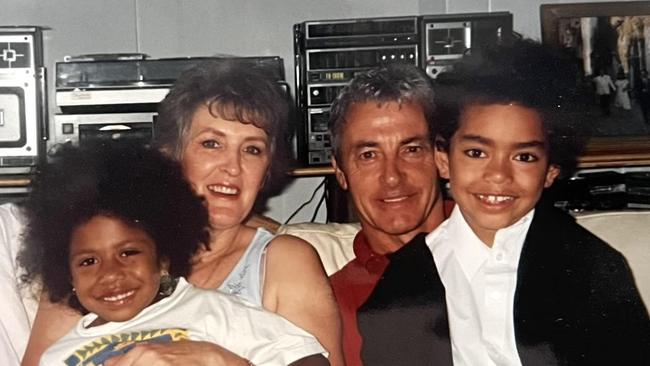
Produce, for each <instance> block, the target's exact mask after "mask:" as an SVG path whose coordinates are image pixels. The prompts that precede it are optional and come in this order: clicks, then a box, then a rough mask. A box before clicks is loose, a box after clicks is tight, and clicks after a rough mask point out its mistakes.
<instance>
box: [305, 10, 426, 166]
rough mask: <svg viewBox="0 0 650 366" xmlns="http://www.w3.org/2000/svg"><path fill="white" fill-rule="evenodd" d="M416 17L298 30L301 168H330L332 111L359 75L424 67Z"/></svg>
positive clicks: (316, 24) (319, 24)
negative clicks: (391, 66)
mask: <svg viewBox="0 0 650 366" xmlns="http://www.w3.org/2000/svg"><path fill="white" fill-rule="evenodd" d="M419 42H420V39H419V30H418V22H417V18H416V17H394V18H368V19H351V20H331V21H307V22H303V23H299V24H296V25H294V55H295V66H296V74H295V76H296V79H295V82H296V107H297V109H298V112H299V114H300V116H301V119H302V121H303V123H302V124H300V125H299V127H298V130H297V157H298V160H299V162H300V163H301V164H302V165H306V166H311V165H322V164H329V162H330V160H331V143H330V136H329V133H328V118H329V106H330V105H331V103H332V101H333V100H334V98H336V96H337V94H338V93H339V91H340V90H341V89H342V88H343V87H344V86H345V85H346V84H347V83H348V82H349V81H350V80H351V79H352V78H353V77H354V76H355V75H356V74H357V73H359V72H363V71H366V70H368V69H370V68H373V67H375V66H377V65H381V64H384V63H390V62H407V63H411V64H413V65H418V64H419V62H420V50H419V48H420V46H419Z"/></svg>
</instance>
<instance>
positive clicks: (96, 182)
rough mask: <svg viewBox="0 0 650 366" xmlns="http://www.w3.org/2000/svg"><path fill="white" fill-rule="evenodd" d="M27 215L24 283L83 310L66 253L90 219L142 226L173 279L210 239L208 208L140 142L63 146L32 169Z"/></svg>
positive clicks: (176, 170) (177, 170)
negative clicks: (38, 286)
mask: <svg viewBox="0 0 650 366" xmlns="http://www.w3.org/2000/svg"><path fill="white" fill-rule="evenodd" d="M25 214H26V216H27V220H28V224H27V228H26V230H25V233H24V234H23V235H24V247H23V250H22V251H21V253H20V256H19V261H20V264H21V265H22V267H23V268H24V269H25V273H24V275H23V276H22V279H23V281H24V282H26V283H32V282H33V281H40V282H41V284H42V288H43V290H44V291H46V293H47V295H48V296H49V299H50V301H52V302H55V303H61V302H66V301H67V303H68V305H70V306H71V307H72V308H75V309H77V310H79V311H80V312H82V313H84V312H85V309H83V307H81V304H79V302H78V300H77V299H76V297H75V296H71V294H72V284H71V274H70V268H69V264H68V257H69V248H70V239H71V235H72V232H73V231H74V229H75V228H77V227H78V226H79V225H82V224H84V223H85V222H87V221H88V220H90V219H91V218H93V217H95V216H97V215H105V216H109V217H115V218H118V219H120V220H123V221H124V222H125V223H127V224H129V225H133V226H134V227H136V228H139V229H142V230H143V231H145V232H146V233H147V234H148V235H149V236H151V238H152V239H153V241H154V242H155V244H156V252H157V255H158V259H159V260H161V259H163V258H164V259H167V260H168V261H169V273H170V275H171V276H173V277H176V276H184V275H187V274H188V273H189V270H190V267H191V263H190V260H191V257H192V255H193V254H194V253H195V252H196V250H197V249H198V248H199V246H200V245H205V246H207V245H208V243H209V230H208V229H209V221H208V220H209V219H208V213H207V209H206V207H205V206H204V204H203V202H202V200H201V199H200V198H199V197H198V196H196V195H195V194H194V192H193V190H192V187H191V186H190V184H189V183H187V182H186V181H185V178H184V176H183V172H182V169H181V167H180V166H179V164H178V163H176V162H174V161H172V160H171V159H168V158H167V157H165V156H163V155H162V154H161V153H159V152H158V151H155V150H152V149H145V148H141V147H132V146H131V147H127V146H121V145H120V146H93V147H90V148H73V147H67V148H64V149H62V150H61V151H60V153H59V154H57V156H56V157H55V158H54V159H53V161H52V162H50V163H47V164H44V165H42V166H40V167H39V169H38V170H37V173H36V176H35V179H34V182H33V185H32V190H31V193H30V196H29V198H28V200H27V202H25Z"/></svg>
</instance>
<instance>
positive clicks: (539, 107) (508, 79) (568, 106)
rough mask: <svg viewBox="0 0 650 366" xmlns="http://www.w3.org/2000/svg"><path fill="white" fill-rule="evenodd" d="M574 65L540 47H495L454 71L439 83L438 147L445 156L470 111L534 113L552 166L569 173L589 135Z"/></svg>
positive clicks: (516, 43)
mask: <svg viewBox="0 0 650 366" xmlns="http://www.w3.org/2000/svg"><path fill="white" fill-rule="evenodd" d="M578 75H579V73H578V70H577V68H576V65H575V63H572V62H570V61H569V60H568V59H565V58H564V57H562V56H561V55H560V54H559V53H556V52H555V51H554V50H552V49H550V48H549V47H547V46H544V45H541V44H539V43H538V42H535V41H532V40H526V39H517V40H514V41H513V43H512V44H509V45H492V46H488V47H485V48H483V49H481V50H480V52H476V53H474V54H473V55H470V56H467V57H466V58H465V59H464V60H462V61H461V62H459V63H457V64H456V65H454V70H453V71H450V72H446V73H442V74H440V75H439V76H438V79H437V80H436V85H435V90H436V108H437V117H438V118H437V119H438V123H439V125H438V136H439V137H441V138H442V141H439V143H437V147H438V148H439V149H444V150H447V149H448V148H449V146H448V143H449V141H450V140H451V137H452V136H453V135H454V133H455V132H456V130H457V129H458V127H459V126H458V122H459V119H460V117H461V115H462V113H463V111H464V109H465V108H467V107H468V106H471V105H476V104H478V105H487V104H509V103H514V104H518V105H521V106H524V107H528V108H532V109H535V110H536V111H537V112H538V113H539V114H540V116H541V117H542V121H543V128H544V132H545V134H546V138H547V142H548V151H549V161H550V163H551V164H553V165H557V166H558V167H560V169H561V171H562V174H568V173H570V172H571V171H572V170H573V169H574V168H575V164H576V160H577V156H578V155H579V153H580V152H581V151H582V148H583V146H584V142H585V139H586V135H587V133H586V132H587V130H586V123H585V122H586V121H587V120H588V118H589V116H588V113H589V112H588V108H587V107H586V106H587V103H588V102H587V99H586V98H587V97H588V95H587V93H585V92H584V90H582V89H581V88H580V86H579V85H580V83H578V80H577V78H578Z"/></svg>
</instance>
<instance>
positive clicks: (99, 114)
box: [49, 54, 289, 154]
mask: <svg viewBox="0 0 650 366" xmlns="http://www.w3.org/2000/svg"><path fill="white" fill-rule="evenodd" d="M65 60H66V61H64V62H59V63H57V64H56V102H57V106H58V107H59V108H60V109H61V112H62V113H60V114H57V115H56V116H54V126H53V131H54V132H53V134H52V141H51V145H50V146H49V152H50V154H53V153H55V152H56V151H57V150H58V149H59V147H60V146H61V145H62V144H72V145H84V144H90V143H93V142H98V141H99V142H110V143H128V144H131V143H133V144H140V145H147V144H149V143H150V142H151V139H152V138H153V136H154V128H155V121H156V116H157V113H156V109H157V106H158V103H159V102H160V101H161V100H162V99H163V98H164V97H165V96H166V95H167V93H168V92H169V90H170V88H171V87H172V85H173V84H174V82H175V81H176V79H177V78H178V76H179V75H180V74H181V73H182V72H184V71H186V70H188V69H190V68H192V67H195V66H196V65H198V64H199V63H202V62H206V61H215V62H220V61H223V62H226V61H229V62H231V61H234V62H237V63H243V64H245V65H247V66H250V67H251V68H259V69H261V70H263V71H264V72H265V73H268V74H269V75H271V76H272V78H273V79H275V80H277V81H278V83H279V84H280V85H281V86H282V87H283V90H286V91H287V93H289V91H288V86H287V84H286V82H285V76H284V62H283V60H282V58H280V57H277V56H263V57H197V58H168V59H147V58H146V55H142V54H115V55H110V54H97V55H82V56H75V57H66V58H65Z"/></svg>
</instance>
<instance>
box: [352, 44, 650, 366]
mask: <svg viewBox="0 0 650 366" xmlns="http://www.w3.org/2000/svg"><path fill="white" fill-rule="evenodd" d="M573 75H575V74H574V73H572V72H571V69H570V68H568V67H566V64H564V63H563V62H562V60H560V59H558V58H556V57H555V56H554V55H553V54H552V53H551V52H550V51H549V50H547V49H545V48H544V47H542V46H540V45H538V44H536V43H534V42H531V41H517V42H515V44H514V45H513V46H511V47H505V46H503V47H495V48H493V49H487V50H485V51H484V53H483V54H482V58H480V60H479V61H478V62H476V61H475V60H474V59H472V58H470V59H469V60H466V61H465V62H464V63H462V64H460V65H458V66H457V71H455V72H453V73H451V74H448V75H446V76H443V75H441V76H440V77H439V80H438V82H439V88H438V89H437V93H438V95H439V96H440V97H437V99H436V102H437V105H438V106H439V117H440V121H441V126H440V128H439V129H438V131H439V132H438V138H437V141H436V147H437V151H436V164H437V166H438V170H439V174H440V176H441V177H443V178H447V179H449V183H450V188H451V194H452V197H453V198H454V200H455V201H456V204H457V205H456V208H455V209H454V211H453V212H452V214H451V216H450V217H449V219H448V220H447V221H445V222H443V223H442V224H441V225H440V226H439V227H438V228H437V229H436V230H434V231H433V232H432V233H430V234H429V235H427V236H426V237H425V236H424V235H421V236H420V237H419V238H418V239H417V240H416V241H415V242H414V243H412V244H410V245H408V246H407V247H408V248H406V247H405V248H404V249H403V250H400V251H398V252H396V253H395V254H394V255H393V256H392V257H391V263H390V265H389V267H388V269H387V270H386V271H385V272H384V277H383V278H382V280H381V281H380V282H379V283H378V284H377V287H376V288H375V290H374V291H373V294H372V295H371V296H370V298H369V299H368V301H367V302H366V303H365V304H364V306H363V307H362V308H361V309H360V310H359V327H360V330H361V333H362V335H363V338H364V349H363V358H364V364H365V365H366V366H371V365H383V364H387V363H386V360H387V359H392V360H394V362H397V360H401V362H403V364H409V365H428V364H434V363H435V364H437V365H445V364H454V365H482V366H483V365H485V366H491V365H526V366H528V365H613V364H617V365H642V364H650V363H648V362H649V361H648V352H649V351H650V320H649V319H648V312H647V310H646V309H645V307H644V305H643V302H642V300H641V298H640V295H639V293H638V290H637V289H636V286H635V283H634V279H633V277H632V274H631V272H630V269H629V267H628V265H627V262H626V261H625V259H624V258H623V256H622V255H621V254H620V253H618V252H617V251H615V250H614V249H612V248H611V247H609V246H608V245H607V244H606V243H604V242H603V241H601V240H600V239H598V238H597V237H595V236H594V235H592V234H591V233H589V232H588V231H586V230H585V229H583V228H582V227H580V226H579V225H577V224H576V223H575V222H574V220H573V219H572V218H571V217H570V216H568V215H567V214H565V213H563V212H560V211H558V210H556V209H554V208H552V207H550V206H548V205H546V204H544V203H540V198H541V196H542V192H543V190H544V189H545V188H547V187H550V186H551V185H552V184H553V182H554V180H555V178H556V177H557V176H558V175H559V174H560V172H561V171H562V170H565V171H566V170H568V169H569V168H570V167H571V165H572V163H574V162H575V157H576V153H577V152H578V150H579V146H580V144H579V143H578V140H577V138H575V136H574V132H575V131H572V125H571V122H576V121H579V120H580V118H581V117H580V116H581V114H580V112H578V113H574V112H576V110H575V109H574V108H576V107H578V106H579V104H575V103H577V101H578V100H579V99H580V98H579V97H580V93H579V92H577V91H576V90H575V89H576V88H575V80H573V78H574V76H573ZM445 309H446V311H445ZM382 332H383V335H381V334H382ZM388 338H391V340H390V341H389V340H387V339H388Z"/></svg>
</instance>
